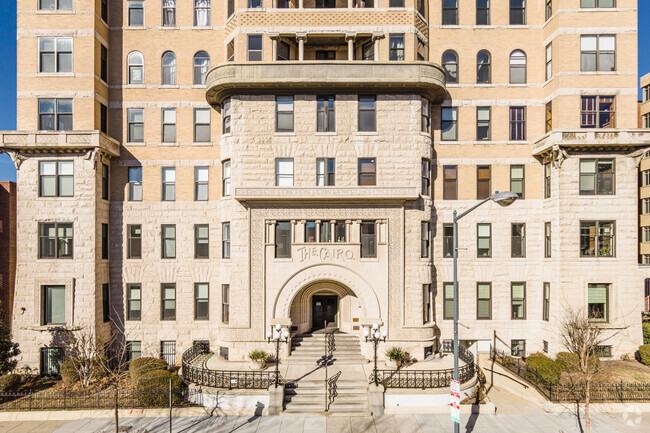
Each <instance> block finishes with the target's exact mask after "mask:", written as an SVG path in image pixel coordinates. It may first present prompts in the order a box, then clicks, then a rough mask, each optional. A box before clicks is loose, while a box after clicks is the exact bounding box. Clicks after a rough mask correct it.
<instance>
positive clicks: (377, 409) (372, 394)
mask: <svg viewBox="0 0 650 433" xmlns="http://www.w3.org/2000/svg"><path fill="white" fill-rule="evenodd" d="M269 391H270V390H269ZM368 405H369V406H370V412H371V413H372V416H378V415H383V414H384V385H375V384H374V383H373V384H370V385H368ZM269 409H270V404H269Z"/></svg>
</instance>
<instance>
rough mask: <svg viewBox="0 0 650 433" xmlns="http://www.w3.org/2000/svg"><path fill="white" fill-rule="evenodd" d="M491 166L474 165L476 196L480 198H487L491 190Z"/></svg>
mask: <svg viewBox="0 0 650 433" xmlns="http://www.w3.org/2000/svg"><path fill="white" fill-rule="evenodd" d="M491 171H492V170H491V167H490V166H489V165H479V166H478V167H476V198H477V199H479V200H482V199H484V198H488V197H489V196H490V195H491V193H490V191H491V190H492V186H491V184H492V180H491Z"/></svg>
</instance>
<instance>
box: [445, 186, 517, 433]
mask: <svg viewBox="0 0 650 433" xmlns="http://www.w3.org/2000/svg"><path fill="white" fill-rule="evenodd" d="M517 198H519V196H518V195H517V194H516V193H514V192H512V191H505V192H499V191H497V192H495V193H494V194H492V195H491V196H490V197H488V198H486V199H485V200H483V201H481V202H479V203H478V204H476V205H474V206H473V207H471V208H469V209H468V210H466V211H465V212H463V213H462V214H460V215H457V211H456V210H454V380H456V381H458V380H459V379H458V220H460V219H461V218H462V217H464V216H465V215H467V214H468V213H470V212H472V211H473V210H474V209H476V208H477V207H479V206H481V205H482V204H484V203H486V202H488V201H490V200H492V201H493V202H495V203H497V204H499V205H500V206H503V207H506V206H510V205H511V204H512V203H514V202H515V200H517ZM459 432H460V425H459V424H458V423H456V422H455V423H454V433H459Z"/></svg>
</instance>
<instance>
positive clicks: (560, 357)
mask: <svg viewBox="0 0 650 433" xmlns="http://www.w3.org/2000/svg"><path fill="white" fill-rule="evenodd" d="M555 362H557V364H558V367H559V368H560V370H561V371H567V372H569V373H571V372H574V371H577V368H578V367H579V364H578V355H576V354H575V353H570V352H560V353H558V354H557V357H556V359H555ZM589 363H590V364H591V368H592V370H594V369H596V370H597V369H598V367H600V358H598V357H597V356H591V357H590V358H589Z"/></svg>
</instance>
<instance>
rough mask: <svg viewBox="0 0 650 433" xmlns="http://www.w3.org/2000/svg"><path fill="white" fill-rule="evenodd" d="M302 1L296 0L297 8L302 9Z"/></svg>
mask: <svg viewBox="0 0 650 433" xmlns="http://www.w3.org/2000/svg"><path fill="white" fill-rule="evenodd" d="M302 2H303V0H299V1H298V8H299V9H303V6H302Z"/></svg>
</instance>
